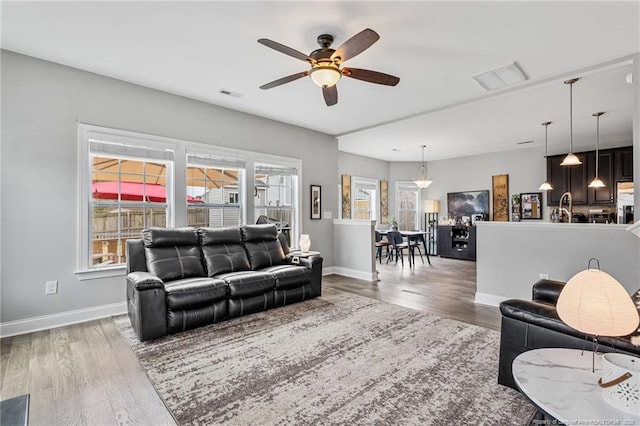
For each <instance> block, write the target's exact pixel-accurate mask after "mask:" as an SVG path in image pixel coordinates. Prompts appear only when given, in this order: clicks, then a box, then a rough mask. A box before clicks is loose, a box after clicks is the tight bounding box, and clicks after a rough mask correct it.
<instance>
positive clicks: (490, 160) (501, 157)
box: [423, 148, 549, 220]
mask: <svg viewBox="0 0 640 426" xmlns="http://www.w3.org/2000/svg"><path fill="white" fill-rule="evenodd" d="M546 169H547V166H546V162H545V159H544V155H543V152H542V151H541V150H540V149H539V148H525V149H518V150H514V151H506V152H496V153H491V154H484V155H474V156H472V157H461V158H454V159H451V160H441V161H433V162H429V163H428V164H427V170H428V175H429V177H430V178H431V179H433V183H432V184H431V185H430V186H429V188H427V189H426V191H425V192H426V199H434V200H440V217H443V216H445V215H446V214H447V192H458V191H476V190H484V189H488V190H489V191H491V186H492V183H491V177H492V176H495V175H502V174H508V175H509V196H511V194H517V193H521V192H538V187H539V186H540V184H541V183H542V181H543V180H544V179H545V177H546ZM424 196H425V194H424V193H423V197H424ZM492 196H493V194H490V199H491V197H492ZM543 197H545V198H544V200H545V201H544V202H545V203H546V195H543ZM489 204H490V205H489V209H492V206H491V202H490V203H489ZM544 218H545V220H548V218H549V216H548V214H547V212H544ZM491 219H493V211H491Z"/></svg>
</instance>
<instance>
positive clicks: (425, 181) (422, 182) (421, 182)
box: [413, 145, 433, 189]
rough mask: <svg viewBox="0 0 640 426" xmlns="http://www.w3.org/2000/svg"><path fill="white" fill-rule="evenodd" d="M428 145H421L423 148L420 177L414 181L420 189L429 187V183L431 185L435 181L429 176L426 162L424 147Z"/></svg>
mask: <svg viewBox="0 0 640 426" xmlns="http://www.w3.org/2000/svg"><path fill="white" fill-rule="evenodd" d="M426 147H427V146H426V145H420V148H422V166H421V167H420V176H418V178H417V179H416V180H414V181H413V182H414V183H415V184H416V185H417V186H418V188H420V189H425V188H427V187H428V186H429V185H431V182H433V181H432V180H429V178H428V177H427V167H426V166H425V163H424V149H425V148H426Z"/></svg>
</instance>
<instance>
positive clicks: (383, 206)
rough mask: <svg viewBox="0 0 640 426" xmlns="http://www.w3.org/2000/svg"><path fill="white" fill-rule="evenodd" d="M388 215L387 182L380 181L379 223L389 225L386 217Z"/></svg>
mask: <svg viewBox="0 0 640 426" xmlns="http://www.w3.org/2000/svg"><path fill="white" fill-rule="evenodd" d="M388 214H389V181H387V180H384V179H382V180H381V181H380V217H381V220H380V223H384V224H386V223H389V222H388V221H387V215H388Z"/></svg>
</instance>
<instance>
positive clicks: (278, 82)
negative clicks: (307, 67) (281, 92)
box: [260, 71, 309, 90]
mask: <svg viewBox="0 0 640 426" xmlns="http://www.w3.org/2000/svg"><path fill="white" fill-rule="evenodd" d="M308 75H309V71H304V72H299V73H296V74H291V75H288V76H286V77H282V78H279V79H277V80H274V81H272V82H271V83H267V84H263V85H262V86H260V88H261V89H262V90H267V89H273V88H274V87H278V86H280V85H282V84H285V83H289V82H292V81H295V80H297V79H299V78H302V77H306V76H308Z"/></svg>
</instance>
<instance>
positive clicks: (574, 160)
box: [560, 78, 582, 166]
mask: <svg viewBox="0 0 640 426" xmlns="http://www.w3.org/2000/svg"><path fill="white" fill-rule="evenodd" d="M578 80H580V79H579V78H572V79H571V80H567V81H565V82H564V84H568V85H569V153H568V154H567V156H566V157H564V160H562V163H560V165H561V166H577V165H578V164H582V161H580V159H579V158H578V157H576V155H575V154H574V153H573V83H575V82H576V81H578Z"/></svg>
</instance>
